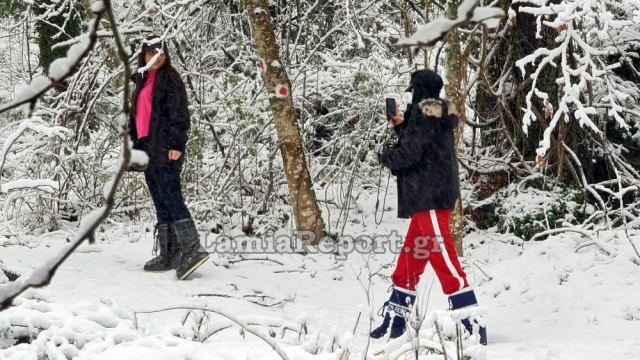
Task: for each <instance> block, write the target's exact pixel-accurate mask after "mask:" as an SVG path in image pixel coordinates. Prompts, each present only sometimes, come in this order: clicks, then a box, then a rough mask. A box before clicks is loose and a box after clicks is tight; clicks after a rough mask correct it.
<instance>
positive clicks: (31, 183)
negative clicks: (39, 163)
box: [0, 179, 58, 194]
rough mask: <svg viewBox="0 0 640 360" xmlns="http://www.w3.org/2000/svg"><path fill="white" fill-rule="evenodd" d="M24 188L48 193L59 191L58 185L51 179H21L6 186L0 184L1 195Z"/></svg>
mask: <svg viewBox="0 0 640 360" xmlns="http://www.w3.org/2000/svg"><path fill="white" fill-rule="evenodd" d="M24 188H38V189H40V190H43V191H47V192H55V191H57V190H58V183H57V182H55V181H53V180H49V179H35V180H34V179H21V180H14V181H10V182H8V183H6V184H0V193H5V194H6V193H8V192H9V191H11V190H16V189H24Z"/></svg>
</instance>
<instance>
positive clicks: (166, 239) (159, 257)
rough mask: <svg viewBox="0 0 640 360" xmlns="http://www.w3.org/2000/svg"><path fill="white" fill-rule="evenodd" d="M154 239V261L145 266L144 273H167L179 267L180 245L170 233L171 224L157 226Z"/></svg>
mask: <svg viewBox="0 0 640 360" xmlns="http://www.w3.org/2000/svg"><path fill="white" fill-rule="evenodd" d="M153 237H154V238H155V243H154V245H153V255H156V257H154V258H153V259H151V260H149V261H148V262H147V263H146V264H144V271H147V272H166V271H169V270H173V269H176V268H177V267H178V258H179V255H178V244H177V243H176V239H175V238H174V237H173V236H172V234H171V232H170V231H169V224H156V227H155V230H154V234H153Z"/></svg>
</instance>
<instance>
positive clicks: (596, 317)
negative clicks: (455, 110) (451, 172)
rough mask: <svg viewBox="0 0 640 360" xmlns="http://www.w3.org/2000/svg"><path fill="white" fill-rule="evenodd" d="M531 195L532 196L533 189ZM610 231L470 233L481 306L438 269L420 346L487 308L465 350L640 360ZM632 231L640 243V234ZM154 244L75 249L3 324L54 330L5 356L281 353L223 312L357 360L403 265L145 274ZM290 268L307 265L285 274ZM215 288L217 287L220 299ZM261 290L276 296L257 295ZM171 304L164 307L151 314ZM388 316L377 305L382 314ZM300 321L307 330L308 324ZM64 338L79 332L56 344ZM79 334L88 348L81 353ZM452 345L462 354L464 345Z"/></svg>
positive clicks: (269, 265)
mask: <svg viewBox="0 0 640 360" xmlns="http://www.w3.org/2000/svg"><path fill="white" fill-rule="evenodd" d="M391 188H392V189H394V188H395V187H394V186H392V187H391ZM522 196H530V197H535V196H534V194H531V193H527V195H525V193H523V194H522ZM394 197H395V194H394V193H393V192H392V194H390V199H389V200H388V202H387V203H388V204H395V199H394ZM514 199H515V198H514ZM374 201H375V194H367V193H364V194H363V196H362V197H361V198H360V199H359V200H358V202H359V204H358V206H360V207H362V208H367V207H369V208H371V206H372V204H373V202H374ZM514 201H515V200H514ZM517 201H520V202H525V201H526V202H530V201H532V199H531V198H530V199H526V198H524V197H523V198H519V199H518V200H517ZM545 201H547V200H545ZM532 206H534V205H532ZM363 216H364V217H363V219H362V220H363V222H362V223H361V224H351V225H349V227H348V229H347V232H350V233H358V234H361V233H365V234H374V233H376V234H379V233H387V232H390V231H393V230H395V231H398V232H400V233H404V232H405V231H406V228H407V223H406V222H405V221H402V220H397V219H394V218H393V217H392V216H391V215H386V217H385V218H384V222H383V223H382V224H381V225H379V226H375V225H374V224H373V216H374V214H373V213H371V214H369V213H365V214H363ZM144 226H147V225H144ZM140 232H142V241H135V240H131V239H137V238H139V236H140ZM611 235H612V234H608V233H602V234H601V237H602V239H603V241H604V240H605V239H607V241H608V245H609V246H611V247H613V248H615V249H616V250H617V251H616V253H617V254H618V255H616V256H613V257H609V256H605V255H603V254H602V253H601V252H599V251H597V250H596V249H595V248H594V247H586V248H582V249H581V250H579V251H576V250H575V249H576V246H577V245H578V244H581V243H582V242H583V241H584V240H583V238H582V237H580V236H579V235H576V234H562V235H556V236H551V237H550V238H549V239H548V240H546V241H541V242H524V243H523V242H522V241H516V242H513V241H512V238H513V235H501V234H496V233H491V232H485V231H477V232H472V233H471V234H468V235H467V236H466V239H465V244H466V249H465V254H466V257H465V259H464V261H463V263H464V264H465V269H466V271H467V273H468V274H469V280H470V281H471V283H472V285H473V286H474V287H475V289H476V294H477V296H478V299H479V301H480V305H481V306H480V307H477V308H470V309H464V310H463V311H461V312H455V313H452V312H447V311H443V310H445V309H446V308H447V306H448V305H447V298H446V297H445V296H444V295H442V294H441V293H440V290H439V284H438V283H437V282H435V283H434V274H433V272H432V271H431V269H430V267H428V268H427V271H426V272H425V274H424V275H423V280H422V282H421V286H420V288H419V289H418V297H419V301H418V303H419V304H420V311H421V312H422V313H423V314H426V318H425V321H424V322H423V324H422V328H421V331H420V339H419V341H418V343H419V344H420V345H421V346H427V347H433V348H436V349H438V348H440V342H439V340H438V338H437V334H436V333H435V332H434V329H433V326H432V324H433V323H436V322H437V323H438V324H439V326H441V327H442V332H443V335H444V336H447V335H452V334H453V333H454V332H455V327H454V326H453V324H454V322H453V321H454V320H453V319H455V318H459V317H460V316H467V315H470V314H471V315H478V314H486V315H485V318H484V321H486V324H487V327H488V334H489V342H490V345H489V346H488V347H486V348H484V347H481V346H478V345H474V344H473V340H471V339H470V340H466V341H467V342H468V343H467V344H466V345H465V346H466V348H465V354H469V355H473V358H474V359H492V360H494V359H496V360H501V359H505V360H506V359H548V358H553V359H557V360H569V359H571V360H573V359H576V358H579V359H581V360H596V359H597V360H601V359H603V358H610V359H616V360H627V359H628V360H632V359H637V354H638V353H639V352H640V339H638V338H637V336H635V334H637V333H638V331H640V320H639V318H640V304H639V303H638V300H637V299H638V298H640V289H639V288H638V283H637V274H638V265H637V264H636V263H634V261H633V259H632V258H631V256H630V255H629V254H630V253H629V251H628V244H627V243H626V242H624V241H622V240H620V239H616V238H614V237H612V236H611ZM631 236H632V238H633V239H634V240H637V239H639V238H640V233H638V232H637V231H635V232H632V233H631ZM42 245H47V246H39V247H36V248H33V249H29V248H25V247H9V248H6V249H3V250H2V251H3V254H6V255H4V256H3V259H6V262H8V263H9V264H10V265H12V266H14V267H20V266H23V267H24V266H27V267H29V266H38V265H40V263H41V261H42V259H46V258H48V257H49V256H50V255H48V254H49V253H51V252H55V251H58V249H59V248H60V243H59V241H57V240H55V239H51V240H48V241H45V242H44V243H43V244H42ZM152 246H153V240H152V235H151V233H148V232H144V230H143V228H142V227H141V226H138V225H135V226H133V227H124V228H114V227H111V228H109V229H108V231H107V232H106V238H105V239H104V240H103V241H101V242H100V243H99V248H100V249H101V250H102V251H101V252H97V253H84V252H83V253H75V254H73V255H72V256H71V257H70V259H69V260H68V261H67V262H66V263H65V264H64V266H63V267H61V269H60V270H59V274H58V275H57V276H56V277H55V278H54V280H53V282H52V284H51V285H50V286H49V287H48V288H47V289H46V290H45V291H33V292H30V293H28V294H26V296H24V297H21V298H19V299H18V301H17V306H15V307H12V308H11V309H9V310H7V311H5V312H2V313H0V324H2V323H4V324H6V323H7V321H8V322H11V321H14V322H18V321H19V322H21V323H22V324H27V323H28V324H32V325H33V328H48V330H46V331H39V333H38V335H37V336H36V341H35V342H34V343H32V344H21V345H17V346H13V347H9V348H6V349H4V350H0V357H3V358H9V359H18V358H20V356H27V355H26V354H30V355H29V356H33V355H35V354H37V353H38V351H41V350H38V349H42V348H44V347H45V344H47V346H50V347H52V348H50V349H49V350H50V351H52V352H53V353H57V352H58V351H59V352H60V353H64V349H65V348H64V346H67V348H66V349H67V350H66V351H71V352H72V353H74V352H75V351H76V350H77V356H78V358H79V359H136V360H137V359H163V358H166V359H175V358H180V357H186V356H189V357H190V358H192V359H201V358H202V359H227V358H250V359H251V358H261V359H279V358H280V357H279V356H278V355H277V354H276V353H275V352H273V350H272V349H271V348H270V347H269V346H268V345H267V344H265V343H264V342H263V341H262V340H260V339H258V338H256V337H255V336H253V335H251V334H249V333H247V332H245V335H244V336H240V334H239V332H238V327H237V326H236V325H234V324H233V321H230V320H229V319H228V318H225V317H223V316H219V315H216V314H215V312H216V311H217V312H221V313H224V314H226V315H227V316H230V317H232V318H234V319H235V320H237V321H239V322H244V323H245V324H247V325H246V326H249V327H251V328H252V329H256V330H257V331H259V332H260V333H261V334H264V335H267V334H272V335H275V337H274V338H271V337H270V338H271V339H273V341H275V342H276V343H277V344H278V346H279V347H280V348H282V349H283V350H284V351H285V352H286V355H287V356H288V357H289V358H291V359H335V358H336V356H337V354H339V353H340V352H341V351H343V350H345V349H348V351H349V353H350V354H351V356H352V357H353V358H362V351H363V350H364V348H365V347H366V343H367V334H368V332H369V321H368V319H367V313H369V312H370V311H372V312H374V313H375V311H376V310H377V309H378V308H379V306H380V305H382V302H383V301H384V300H386V298H385V297H386V296H387V292H386V290H387V287H388V285H389V282H388V280H387V279H388V276H389V275H390V274H391V271H392V267H391V266H388V265H391V264H393V262H394V257H393V255H392V254H390V253H385V254H375V255H371V256H369V255H359V254H352V255H350V256H349V257H348V258H347V259H346V260H343V261H341V260H335V259H334V258H333V257H330V256H328V255H323V254H317V255H308V256H301V255H296V254H283V255H274V254H268V255H260V257H264V256H267V257H269V258H272V259H274V260H278V261H280V262H282V263H283V264H285V266H284V267H282V266H280V265H278V264H275V263H273V262H269V261H244V262H238V263H233V264H231V263H229V262H228V261H227V260H228V257H229V256H231V255H225V254H213V261H212V262H211V263H208V264H206V265H205V266H204V267H203V268H201V269H202V270H199V271H198V273H197V274H196V275H195V276H194V278H193V279H192V280H190V281H183V282H179V281H177V280H176V279H175V275H174V274H173V273H171V272H169V273H166V274H146V273H144V272H143V271H142V265H143V264H144V262H145V261H147V260H148V259H149V258H150V257H151V255H150V251H151V248H152ZM248 256H249V255H248ZM251 256H253V255H250V256H249V257H251ZM215 263H218V264H225V266H216V265H214V264H215ZM367 268H368V269H380V270H379V272H378V274H379V276H378V275H376V276H373V278H372V283H371V291H370V292H369V296H371V298H370V301H371V303H370V304H369V302H368V300H367V292H366V291H364V290H363V287H362V283H361V281H362V277H361V276H360V274H361V273H363V272H364V274H366V273H367V270H366V269H367ZM283 269H285V270H286V269H295V270H296V271H291V272H289V271H287V272H280V271H279V270H283ZM485 274H486V275H485ZM365 285H366V283H365ZM432 287H433V289H431V288H432ZM430 289H431V290H430ZM198 294H200V295H201V296H196V295H198ZM206 294H209V295H212V296H207V295H206ZM216 294H217V295H220V296H213V295H216ZM39 298H42V299H45V300H38V299H39ZM105 298H107V299H109V300H106V299H105ZM254 299H259V300H258V302H263V303H264V304H265V305H264V306H263V305H258V304H257V303H255V302H251V301H250V300H254ZM260 299H262V300H260ZM266 304H278V305H275V306H267V305H266ZM175 307H184V308H188V307H192V308H200V309H210V310H212V311H213V312H210V313H208V314H207V315H206V316H205V317H202V314H203V313H202V312H199V311H196V312H195V313H192V314H200V315H198V316H195V317H194V316H189V317H186V316H185V315H186V314H187V311H186V310H168V309H170V308H175ZM163 309H164V310H166V311H160V312H154V313H142V312H148V311H157V310H163ZM370 309H371V310H370ZM135 312H138V314H135V315H134V313H135ZM359 312H362V315H361V318H360V320H359V321H358V325H357V327H356V331H355V334H354V333H352V331H353V328H354V325H355V323H356V319H357V318H358V313H359ZM185 318H186V319H187V320H186V321H185ZM196 319H204V323H206V324H207V325H206V326H203V327H201V326H198V325H197V323H198V321H196ZM379 321H380V318H378V317H377V316H374V319H373V325H377V324H378V323H379ZM72 324H75V325H72ZM36 325H37V326H36ZM302 328H306V329H307V331H308V332H307V333H304V332H303V333H301V334H300V333H299V332H300V329H302ZM288 329H289V330H288ZM218 330H219V331H218ZM30 331H36V332H38V330H35V329H32V330H30ZM208 331H211V332H214V331H215V335H212V336H211V338H210V339H209V340H208V341H206V342H200V341H194V339H203V338H204V337H206V334H207V332H208ZM1 333H2V331H0V334H1ZM267 336H268V335H267ZM56 338H57V339H68V340H69V341H66V340H65V341H62V344H63V345H60V344H58V345H56V346H54V345H52V344H54V342H53V339H56ZM0 339H2V337H1V336H0ZM4 341H5V342H6V341H8V340H7V339H4ZM67 343H68V344H69V345H67ZM410 343H411V342H410V340H409V339H408V338H400V339H396V340H394V341H390V342H386V341H385V340H379V341H378V340H376V341H372V342H371V344H370V346H369V350H368V351H369V354H370V356H373V354H376V353H377V354H382V353H385V352H386V353H387V354H399V353H401V352H403V351H406V350H407V349H408V348H409V344H410ZM74 344H75V345H74ZM78 344H83V345H82V346H81V348H76V350H74V347H77V346H78ZM447 346H448V351H449V353H451V354H455V348H454V347H453V343H447ZM391 358H393V357H391Z"/></svg>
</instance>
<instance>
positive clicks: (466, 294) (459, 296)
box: [449, 288, 487, 345]
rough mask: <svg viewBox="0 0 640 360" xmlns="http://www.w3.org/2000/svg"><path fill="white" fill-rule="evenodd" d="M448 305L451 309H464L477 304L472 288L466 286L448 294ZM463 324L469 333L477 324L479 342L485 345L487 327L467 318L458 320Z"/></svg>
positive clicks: (471, 332)
mask: <svg viewBox="0 0 640 360" xmlns="http://www.w3.org/2000/svg"><path fill="white" fill-rule="evenodd" d="M449 305H450V306H451V310H458V309H464V308H467V307H472V306H478V300H477V299H476V294H475V293H474V292H473V289H471V288H466V289H462V290H461V291H459V292H457V293H454V294H452V295H450V296H449ZM460 322H461V323H462V325H463V326H464V328H465V330H467V332H468V333H469V334H473V333H474V331H473V327H474V325H475V326H477V329H478V330H477V332H478V335H479V336H480V344H482V345H487V328H486V327H484V326H481V325H480V323H478V321H477V320H471V319H469V318H467V319H462V320H461V321H460Z"/></svg>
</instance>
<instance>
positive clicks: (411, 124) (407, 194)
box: [371, 70, 487, 345]
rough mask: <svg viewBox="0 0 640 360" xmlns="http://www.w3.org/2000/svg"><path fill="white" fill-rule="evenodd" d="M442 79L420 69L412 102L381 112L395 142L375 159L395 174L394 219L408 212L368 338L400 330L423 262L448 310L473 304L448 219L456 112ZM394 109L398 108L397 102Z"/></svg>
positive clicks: (454, 189) (455, 189)
mask: <svg viewBox="0 0 640 360" xmlns="http://www.w3.org/2000/svg"><path fill="white" fill-rule="evenodd" d="M442 85H443V82H442V78H441V77H440V76H439V75H438V74H436V73H435V72H433V71H430V70H419V71H416V72H414V73H413V74H412V76H411V86H410V87H409V89H407V91H410V92H412V93H413V99H412V103H411V104H409V105H408V106H407V110H406V111H405V113H404V116H402V115H400V114H398V112H397V111H393V108H394V107H393V106H392V105H391V104H390V103H391V102H389V103H388V104H387V109H388V110H387V118H388V119H389V121H390V123H391V125H393V127H394V130H395V132H396V135H397V137H398V144H397V145H395V146H393V147H390V148H386V149H384V151H383V152H382V153H381V154H380V155H379V160H380V163H381V164H382V165H383V166H385V167H387V168H389V169H390V170H391V172H392V173H393V174H394V175H396V177H397V182H398V217H400V218H410V219H411V222H410V224H409V230H408V232H407V235H406V237H405V241H404V245H403V249H402V251H401V253H400V255H399V256H398V260H397V265H396V268H395V271H394V273H393V275H392V283H393V286H392V289H391V296H390V299H389V301H387V302H385V304H384V306H383V309H385V308H386V311H384V319H383V322H382V324H381V325H380V326H379V327H378V328H376V329H375V330H373V331H372V332H371V337H373V338H380V337H383V336H385V335H386V334H387V332H388V331H389V328H391V332H390V334H389V337H390V338H397V337H399V336H401V335H402V334H403V333H404V332H405V329H406V320H407V317H408V315H409V314H410V312H411V309H412V307H413V305H414V304H415V303H416V287H417V285H418V282H419V280H420V276H421V275H422V273H423V272H424V269H425V267H426V265H427V263H430V264H431V266H432V267H433V269H434V270H435V273H436V275H437V277H438V279H439V280H440V284H441V286H442V291H443V292H444V293H445V294H446V295H448V296H449V304H450V307H451V309H461V308H465V307H471V306H477V300H476V297H475V293H474V291H473V289H472V288H471V287H470V286H469V283H468V282H467V276H466V274H465V272H464V270H463V269H462V266H460V261H459V260H458V255H457V254H456V251H455V248H454V244H453V237H452V236H451V232H450V230H449V219H450V217H451V212H452V210H453V208H454V206H455V203H456V200H457V198H458V196H459V195H460V193H459V191H460V190H459V188H460V187H459V179H458V166H457V161H456V154H455V148H454V138H453V137H454V129H455V128H456V127H457V126H458V117H457V116H456V115H455V114H454V113H453V112H452V111H450V107H449V104H448V102H447V101H445V100H442V99H440V97H439V96H440V92H441V90H442ZM396 109H397V106H396ZM474 323H475V321H473V322H472V321H471V320H470V319H464V320H462V324H463V325H464V327H465V328H466V330H467V331H468V332H469V333H472V332H473V330H474V327H473V325H477V327H476V328H477V329H478V332H479V335H480V343H482V344H484V345H486V343H487V337H486V329H485V328H484V326H481V324H474Z"/></svg>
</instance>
